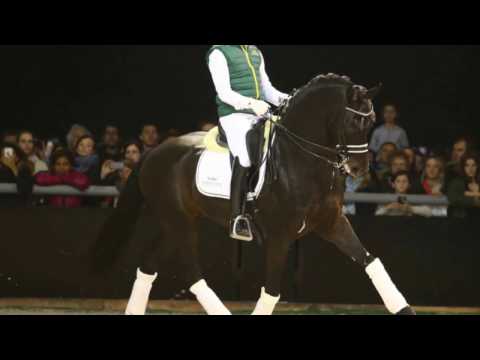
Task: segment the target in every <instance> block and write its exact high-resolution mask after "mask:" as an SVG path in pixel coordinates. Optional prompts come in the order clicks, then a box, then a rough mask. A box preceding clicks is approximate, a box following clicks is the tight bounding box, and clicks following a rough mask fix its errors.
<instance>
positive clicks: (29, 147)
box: [17, 130, 48, 175]
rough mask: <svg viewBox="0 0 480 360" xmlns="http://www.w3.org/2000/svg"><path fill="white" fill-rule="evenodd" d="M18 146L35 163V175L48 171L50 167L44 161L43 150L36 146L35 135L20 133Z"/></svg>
mask: <svg viewBox="0 0 480 360" xmlns="http://www.w3.org/2000/svg"><path fill="white" fill-rule="evenodd" d="M17 144H18V146H19V147H20V148H21V149H22V151H23V153H24V154H25V155H26V156H27V157H28V160H30V161H31V162H32V163H33V166H34V170H33V174H34V175H35V174H37V173H39V172H40V171H47V170H48V166H47V164H46V162H45V161H43V160H42V157H43V155H42V154H41V149H38V148H37V146H36V145H35V140H34V136H33V133H32V132H31V131H28V130H23V131H20V132H19V133H18V136H17Z"/></svg>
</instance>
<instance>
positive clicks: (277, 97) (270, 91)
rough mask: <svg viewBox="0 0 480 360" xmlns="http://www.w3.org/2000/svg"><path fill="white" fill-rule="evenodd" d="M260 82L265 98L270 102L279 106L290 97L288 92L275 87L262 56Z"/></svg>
mask: <svg viewBox="0 0 480 360" xmlns="http://www.w3.org/2000/svg"><path fill="white" fill-rule="evenodd" d="M260 77H261V79H260V83H261V84H262V92H263V94H264V96H265V100H266V101H268V102H269V103H271V104H273V105H275V106H278V105H280V103H281V102H282V101H283V100H284V99H287V98H288V97H289V95H288V94H284V93H282V92H280V91H278V90H277V89H275V88H274V87H273V85H272V83H271V82H270V78H269V77H268V75H267V72H266V71H265V59H264V58H263V56H262V63H261V65H260Z"/></svg>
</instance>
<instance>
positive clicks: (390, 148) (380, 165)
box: [373, 142, 397, 179]
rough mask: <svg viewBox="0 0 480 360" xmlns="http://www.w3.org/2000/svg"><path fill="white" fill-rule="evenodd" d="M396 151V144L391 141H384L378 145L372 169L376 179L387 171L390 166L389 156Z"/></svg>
mask: <svg viewBox="0 0 480 360" xmlns="http://www.w3.org/2000/svg"><path fill="white" fill-rule="evenodd" d="M395 151H397V146H396V145H395V144H393V143H390V142H386V143H384V144H383V145H382V146H381V147H380V151H379V152H378V154H377V158H376V161H375V164H374V167H373V168H374V170H375V174H376V177H377V178H378V179H380V178H382V177H383V175H384V173H385V172H386V171H388V168H389V166H390V163H389V162H390V157H391V156H392V155H393V153H395Z"/></svg>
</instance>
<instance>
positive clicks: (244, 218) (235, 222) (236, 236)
mask: <svg viewBox="0 0 480 360" xmlns="http://www.w3.org/2000/svg"><path fill="white" fill-rule="evenodd" d="M240 222H244V224H245V225H246V226H245V227H246V229H247V230H248V235H247V236H243V235H240V234H238V233H237V225H238V224H239V223H240ZM230 236H231V237H232V238H233V239H236V240H242V241H252V240H253V235H252V228H251V226H250V219H249V218H248V217H247V216H245V215H238V216H237V217H236V218H235V219H234V220H233V226H232V231H231V234H230Z"/></svg>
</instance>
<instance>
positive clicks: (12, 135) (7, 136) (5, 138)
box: [0, 130, 17, 144]
mask: <svg viewBox="0 0 480 360" xmlns="http://www.w3.org/2000/svg"><path fill="white" fill-rule="evenodd" d="M16 143H17V132H16V131H15V130H6V131H4V132H3V134H2V139H1V140H0V144H16Z"/></svg>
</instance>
